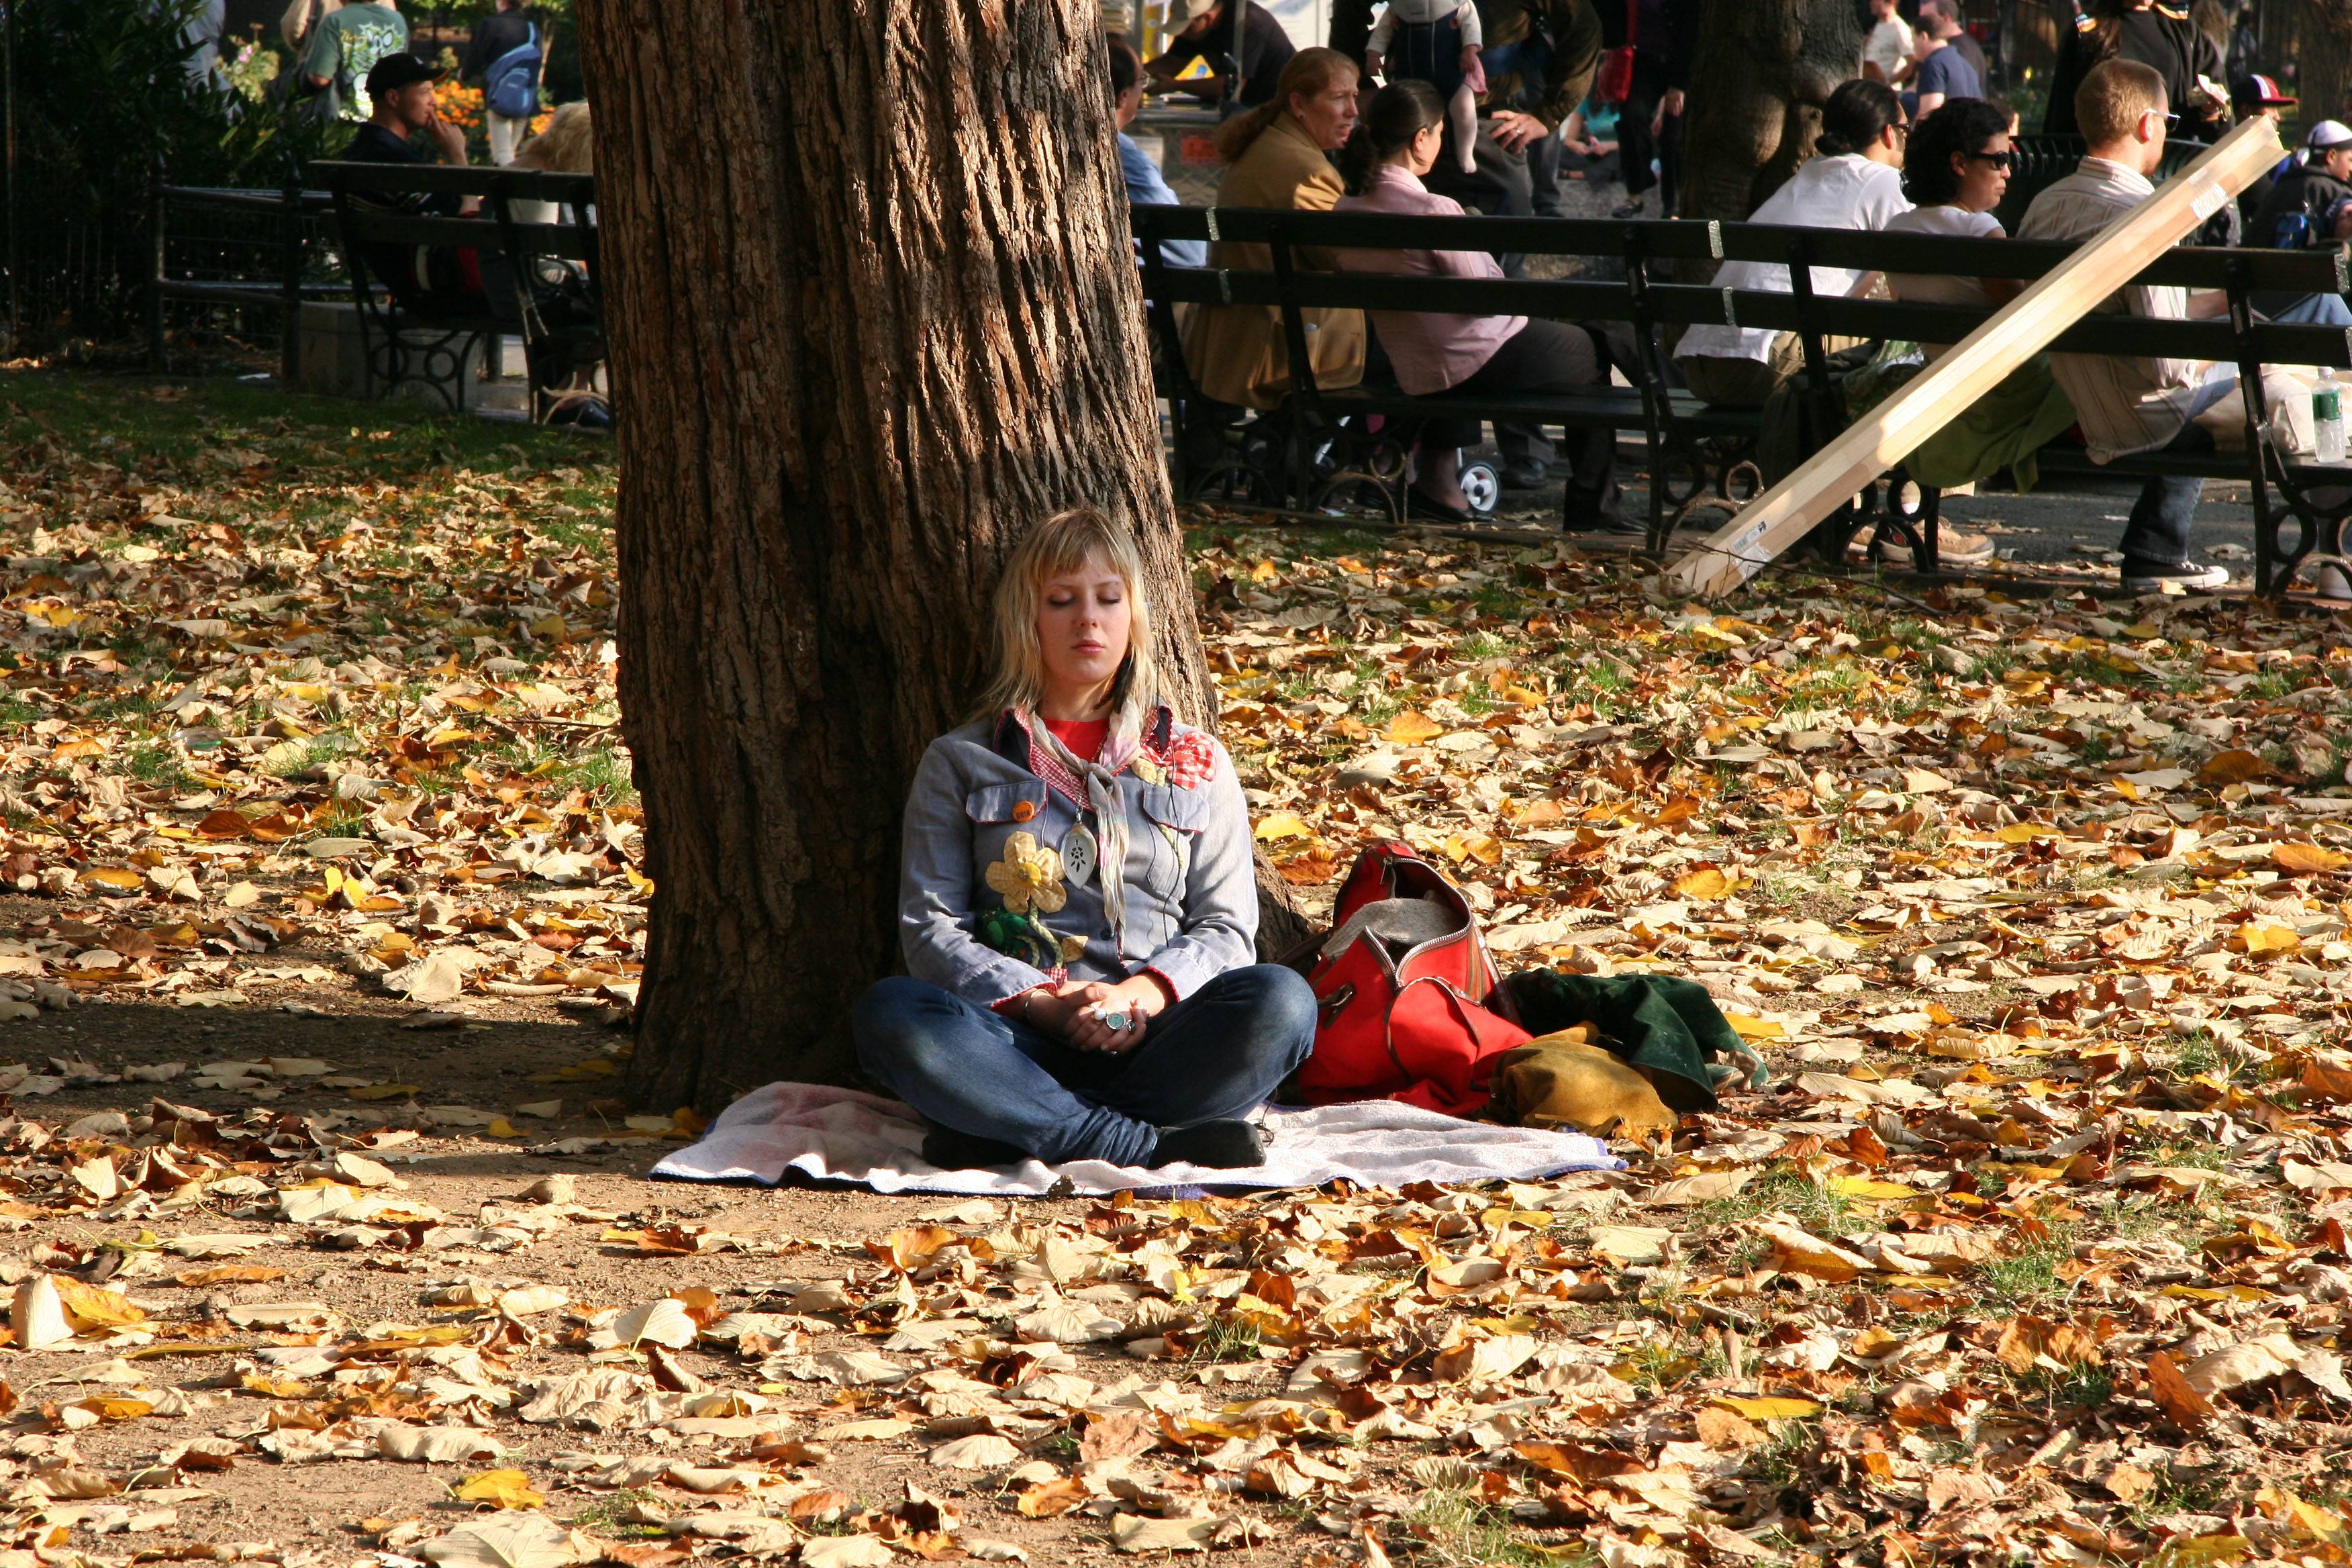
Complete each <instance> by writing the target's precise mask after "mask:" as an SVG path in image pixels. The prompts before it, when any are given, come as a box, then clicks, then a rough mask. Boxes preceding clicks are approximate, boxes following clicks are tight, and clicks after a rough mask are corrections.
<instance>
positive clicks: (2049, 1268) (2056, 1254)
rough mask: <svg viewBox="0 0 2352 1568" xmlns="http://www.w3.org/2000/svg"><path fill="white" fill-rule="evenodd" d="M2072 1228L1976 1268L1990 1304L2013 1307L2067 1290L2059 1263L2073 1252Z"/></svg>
mask: <svg viewBox="0 0 2352 1568" xmlns="http://www.w3.org/2000/svg"><path fill="white" fill-rule="evenodd" d="M2073 1239H2074V1238H2073V1234H2072V1232H2071V1231H2062V1232H2057V1233H2053V1235H2051V1236H2050V1237H2047V1238H2045V1239H2043V1240H2041V1241H2037V1242H2034V1243H2032V1244H2031V1245H2030V1246H2028V1247H2025V1248H2024V1250H2022V1251H2021V1252H2019V1253H2017V1254H2015V1255H2014V1256H2012V1257H2009V1258H1994V1259H1993V1260H1992V1261H1991V1262H1990V1263H1987V1264H1985V1265H1984V1266H1983V1267H1982V1268H1979V1269H1978V1270H1977V1284H1978V1286H1979V1289H1981V1290H1982V1291H1983V1293H1984V1297H1985V1299H1986V1300H1988V1301H1989V1302H1990V1303H1991V1304H1993V1305H1995V1306H1998V1307H2000V1308H2003V1309H2006V1310H2016V1309H2017V1308H2020V1307H2028V1306H2032V1305H2034V1304H2036V1303H2038V1302H2042V1301H2047V1300H2050V1299H2051V1298H2052V1297H2054V1296H2060V1295H2063V1294H2064V1293H2065V1290H2066V1282H2065V1281H2064V1280H2063V1279H2060V1278H2059V1277H2058V1268H2059V1265H2061V1264H2062V1263H2064V1262H2065V1261H2066V1260H2067V1259H2068V1258H2072V1257H2073V1256H2074V1246H2073Z"/></svg>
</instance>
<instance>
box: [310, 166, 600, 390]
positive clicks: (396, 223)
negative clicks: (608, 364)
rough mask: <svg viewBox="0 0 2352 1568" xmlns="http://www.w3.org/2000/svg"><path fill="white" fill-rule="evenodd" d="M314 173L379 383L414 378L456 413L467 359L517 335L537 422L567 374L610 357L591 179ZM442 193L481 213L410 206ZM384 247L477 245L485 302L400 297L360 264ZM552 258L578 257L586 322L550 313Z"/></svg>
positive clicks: (442, 171)
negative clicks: (544, 297)
mask: <svg viewBox="0 0 2352 1568" xmlns="http://www.w3.org/2000/svg"><path fill="white" fill-rule="evenodd" d="M310 174H311V178H312V180H313V182H314V183H315V184H318V185H319V186H320V188H321V189H323V190H324V191H325V192H326V193H327V194H328V195H329V197H330V198H331V201H332V203H333V205H334V211H335V217H336V222H337V225H338V228H339V230H340V233H341V238H342V253H343V255H342V260H343V267H344V269H345V271H346V273H347V274H348V276H349V279H350V284H351V294H352V303H353V304H354V305H355V306H356V307H357V308H358V310H359V314H360V325H361V332H362V337H363V338H364V340H365V342H366V348H367V365H368V378H369V382H370V384H371V386H372V387H376V386H381V387H383V388H386V389H389V388H392V387H396V386H399V385H401V384H422V385H424V386H425V387H426V388H428V389H429V390H431V391H432V392H433V393H434V394H435V395H437V396H439V397H440V399H441V400H442V402H443V403H444V404H445V405H446V406H447V407H449V408H451V409H452V410H457V409H462V408H464V407H465V405H466V384H467V380H468V369H469V366H471V365H472V364H473V363H475V362H476V360H477V357H478V355H480V354H481V353H483V352H485V350H486V349H487V348H488V346H489V345H491V344H494V343H496V342H498V341H499V339H500V338H501V337H505V336H519V337H520V338H521V339H522V342H523V351H524V362H525V363H526V365H527V366H528V370H527V375H528V378H529V382H530V414H531V417H532V419H533V420H535V421H536V420H543V419H544V418H545V417H546V416H547V415H548V413H549V411H550V410H551V408H552V407H553V406H554V405H555V404H556V403H557V402H558V401H559V400H560V398H561V395H562V381H563V380H564V379H566V378H568V376H569V374H570V373H571V371H572V369H573V368H575V367H577V366H580V365H584V364H589V363H594V362H595V361H597V360H600V359H602V358H603V357H604V328H603V324H602V321H601V319H599V316H600V312H599V311H598V310H597V309H596V307H597V303H598V294H597V254H596V250H597V247H596V225H595V218H594V213H593V203H594V200H595V189H594V181H593V177H592V176H590V175H587V174H549V173H546V172H543V171H541V170H536V169H478V168H468V167H458V166H455V165H450V164H439V163H335V162H324V163H313V164H312V165H311V166H310ZM435 195H451V196H457V197H460V198H466V199H469V200H470V201H471V202H472V203H474V204H475V210H474V211H473V212H471V213H470V214H468V215H467V216H440V215H436V214H426V213H418V212H415V211H410V210H404V208H405V205H406V204H409V203H412V202H414V201H415V199H416V198H418V197H424V196H435ZM524 203H542V204H546V205H551V206H552V207H553V208H554V210H555V213H556V221H554V222H527V221H524V216H525V215H524V214H523V213H522V212H520V211H519V210H518V209H519V208H520V205H521V204H524ZM383 246H425V247H454V248H457V249H471V250H473V251H475V252H476V253H477V254H478V257H479V258H480V259H481V260H482V262H483V263H484V265H483V268H482V278H483V284H484V288H485V289H486V291H487V298H486V301H485V308H484V309H482V310H479V311H463V312H448V313H436V312H433V311H430V310H423V309H419V308H416V307H415V306H413V305H408V304H403V303H402V302H401V301H399V300H394V298H393V296H392V295H391V294H390V293H389V292H388V291H387V290H386V289H384V287H383V280H382V279H378V278H376V277H374V276H373V275H372V273H371V271H370V269H369V268H368V266H367V263H366V262H365V261H364V260H363V259H362V258H363V257H364V256H365V255H366V254H367V253H368V252H369V251H370V250H372V249H373V248H375V247H383ZM549 263H574V264H577V267H578V268H579V277H580V278H581V279H583V281H584V289H583V290H580V291H578V293H577V298H578V299H580V300H583V302H584V304H585V307H586V314H587V319H585V320H575V321H550V320H548V319H547V315H546V311H545V310H543V308H542V306H541V302H540V300H539V298H538V293H539V291H538V289H535V287H534V284H535V283H536V282H537V280H539V279H541V268H542V267H543V266H545V265H547V264H549Z"/></svg>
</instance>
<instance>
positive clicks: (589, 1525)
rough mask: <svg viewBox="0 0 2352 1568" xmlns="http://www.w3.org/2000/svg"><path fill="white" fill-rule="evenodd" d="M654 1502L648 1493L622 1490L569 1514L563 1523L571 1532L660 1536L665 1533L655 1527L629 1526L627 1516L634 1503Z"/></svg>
mask: <svg viewBox="0 0 2352 1568" xmlns="http://www.w3.org/2000/svg"><path fill="white" fill-rule="evenodd" d="M658 1501H659V1500H658V1499H656V1497H655V1496H654V1495H653V1493H651V1492H648V1491H640V1490H638V1489H636V1488H635V1487H625V1488H623V1489H621V1490H619V1491H616V1492H613V1493H611V1494H609V1495H607V1496H604V1497H600V1498H596V1499H593V1500H591V1501H590V1502H589V1504H588V1506H587V1507H585V1508H583V1509H582V1510H580V1511H579V1512H578V1513H575V1514H573V1515H572V1517H571V1518H570V1519H569V1520H567V1521H565V1522H566V1523H568V1524H570V1525H571V1526H572V1528H573V1529H575V1530H585V1531H593V1532H594V1533H596V1534H598V1535H606V1536H613V1535H618V1536H626V1537H636V1536H653V1535H661V1534H664V1533H666V1531H663V1530H662V1528H661V1527H660V1526H659V1525H652V1524H635V1523H632V1522H630V1521H629V1519H628V1517H627V1516H628V1513H629V1510H631V1509H633V1508H635V1507H636V1506H637V1504H639V1503H641V1502H642V1503H658Z"/></svg>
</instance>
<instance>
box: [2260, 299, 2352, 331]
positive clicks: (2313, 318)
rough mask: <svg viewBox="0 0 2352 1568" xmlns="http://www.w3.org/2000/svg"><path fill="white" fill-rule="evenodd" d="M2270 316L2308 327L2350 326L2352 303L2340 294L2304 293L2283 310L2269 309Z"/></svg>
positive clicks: (2276, 319)
mask: <svg viewBox="0 0 2352 1568" xmlns="http://www.w3.org/2000/svg"><path fill="white" fill-rule="evenodd" d="M2270 318H2271V320H2272V321H2293V322H2295V323H2297V324H2298V325H2302V326H2309V327H2352V305H2347V304H2346V303H2345V302H2344V296H2343V295H2341V294H2305V295H2304V296H2303V297H2302V298H2301V299H2299V300H2295V301H2294V303H2293V304H2290V305H2288V306H2286V307H2285V308H2284V310H2273V311H2271V312H2270Z"/></svg>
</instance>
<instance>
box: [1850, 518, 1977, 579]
mask: <svg viewBox="0 0 2352 1568" xmlns="http://www.w3.org/2000/svg"><path fill="white" fill-rule="evenodd" d="M1869 542H1870V540H1869V536H1868V535H1867V534H1864V535H1862V536H1860V538H1859V539H1858V540H1857V543H1858V544H1859V545H1861V546H1864V547H1866V546H1867V545H1868V544H1869ZM1878 555H1879V559H1880V560H1882V561H1884V562H1885V563H1886V564H1887V565H1889V566H1892V567H1894V568H1895V570H1896V571H1898V572H1908V571H1909V570H1911V546H1910V545H1908V544H1906V543H1905V542H1903V541H1902V540H1900V539H1890V540H1888V541H1887V542H1885V544H1883V545H1881V546H1880V547H1879V552H1878ZM1992 558H1993V542H1992V536H1991V535H1990V534H1989V533H1970V532H1969V531H1968V530H1967V529H1964V528H1947V527H1944V526H1942V525H1940V524H1939V525H1938V526H1937V529H1936V563H1937V565H1939V566H1981V565H1983V564H1984V563H1986V562H1988V561H1990V560H1991V559H1992Z"/></svg>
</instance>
